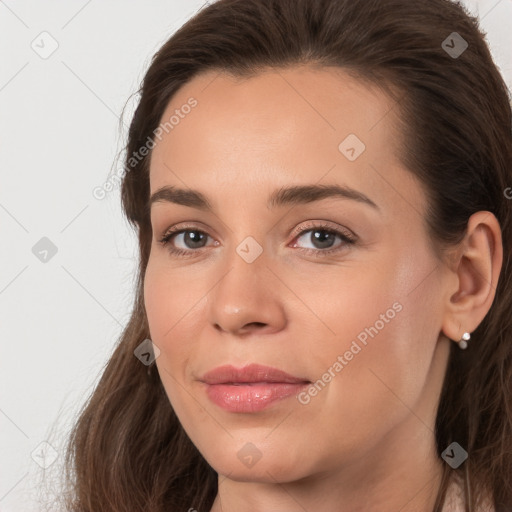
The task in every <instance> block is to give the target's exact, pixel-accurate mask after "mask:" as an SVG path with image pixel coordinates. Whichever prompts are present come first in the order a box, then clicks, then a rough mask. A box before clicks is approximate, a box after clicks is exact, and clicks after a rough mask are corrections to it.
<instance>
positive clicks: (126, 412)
mask: <svg viewBox="0 0 512 512" xmlns="http://www.w3.org/2000/svg"><path fill="white" fill-rule="evenodd" d="M454 32H455V33H457V34H456V35H454V34H453V33H454ZM454 37H455V38H457V39H456V41H457V45H458V47H457V48H458V49H460V48H463V45H464V43H463V42H462V41H465V43H467V48H466V49H465V50H464V51H463V52H462V53H461V54H459V55H455V54H454V53H453V52H451V51H450V48H454V47H455V43H454V39H453V38H454ZM459 37H460V38H461V39H459ZM450 38H451V39H450ZM484 38H485V34H483V33H482V31H481V29H480V28H479V26H478V21H477V19H476V18H474V17H472V16H471V15H470V14H469V12H467V11H466V10H465V9H464V7H463V6H462V5H460V4H457V3H455V2H451V1H449V0H220V1H218V2H215V3H212V4H211V5H209V6H207V7H205V8H204V9H202V10H201V11H199V12H198V13H197V14H196V15H195V16H194V17H193V18H191V19H190V20H189V21H188V22H187V23H185V24H184V25H183V26H182V27H181V28H180V29H179V30H178V31H177V32H175V33H174V34H173V35H172V37H171V38H170V39H169V40H168V41H167V42H166V43H165V44H164V45H163V46H162V48H161V49H160V50H159V51H158V52H157V54H156V55H155V56H154V58H153V60H152V62H151V64H150V67H149V69H148V71H147V73H146V75H145V77H144V79H143V82H142V84H141V88H140V90H139V93H140V101H139V104H138V107H137V109H136V111H135V114H134V116H133V120H132V122H131V125H130V129H129V135H128V141H127V145H126V155H125V159H124V161H125V163H124V166H125V174H124V176H123V180H122V189H121V195H122V205H123V209H124V212H125V214H126V216H127V218H128V220H129V221H130V223H131V224H132V226H133V227H134V229H135V230H136V232H137V235H138V240H139V251H140V264H139V268H138V274H137V287H136V295H135V300H134V305H133V311H132V314H131V318H130V320H129V323H128V325H127V326H126V328H125V329H124V331H123V333H122V335H121V336H120V339H119V341H118V344H117V346H116V347H115V350H114V352H113V355H112V357H111V358H110V360H109V361H108V363H107V364H106V367H105V369H104V371H103V374H102V376H101V379H100V381H99V383H98V385H97V387H96V388H95V390H94V391H93V393H92V395H91V396H90V398H89V400H88V401H87V403H86V404H84V406H83V408H82V410H81V411H80V414H79V417H78V419H77V421H76V424H74V426H73V430H72V433H71V436H70V438H69V445H68V446H67V452H66V482H67V485H68V487H67V489H68V492H67V493H66V494H65V495H64V494H63V495H64V496H65V500H66V509H67V510H72V511H76V512H85V511H87V512H102V511H116V512H121V511H126V512H135V511H138V510H141V511H142V510H145V511H152V512H164V511H165V512H169V511H178V510H188V509H190V508H194V509H196V510H199V511H209V510H210V508H211V506H212V504H213V500H214V498H215V496H216V493H217V473H216V472H215V471H214V469H213V468H212V467H211V466H209V464H208V463H207V462H206V461H205V459H204V458H203V457H202V455H201V454H200V453H199V451H198V450H197V449H196V447H195V446H194V444H193V443H192V442H191V440H190V439H189V437H188V436H187V434H186V433H185V432H184V430H183V428H182V426H181V425H180V422H179V421H178V419H177V417H176V415H175V413H174V411H173V409H172V407H171V405H170V402H169V399H168V397H167V395H166V393H165V391H164V388H163V386H162V382H161V380H160V377H159V375H158V372H157V371H156V370H155V368H151V367H150V368H149V370H148V367H146V366H145V365H143V364H141V362H140V361H139V360H138V359H137V358H136V357H134V350H135V348H136V347H137V346H138V345H139V344H140V343H141V342H142V341H143V340H145V339H146V338H149V337H150V335H149V329H148V323H147V318H146V314H145V308H144V298H143V282H144V273H145V269H146V265H147V263H148V257H149V253H150V246H151V238H152V229H151V223H150V218H149V212H148V209H147V201H148V197H149V190H150V189H149V158H150V153H149V154H147V155H146V156H144V157H142V158H140V156H138V157H137V158H136V159H135V160H133V155H135V154H137V155H139V150H140V148H141V147H143V146H145V145H147V143H148V138H152V137H154V135H153V132H154V130H156V129H157V127H158V125H159V124H160V122H161V118H162V115H163V113H164V110H165V108H166V106H167V105H168V103H169V101H170V100H171V99H172V98H173V95H174V94H175V93H176V91H178V89H179V88H180V87H181V86H182V85H184V84H185V83H187V82H188V81H190V80H191V79H192V78H193V77H194V76H196V75H197V74H198V73H200V72H203V71H207V70H214V71H218V72H219V73H220V72H224V73H230V74H232V75H233V76H237V77H250V76H254V75H255V74H257V73H258V71H261V70H263V69H265V68H276V69H278V68H284V67H288V66H294V65H299V64H311V65H313V66H319V67H322V66H334V67H338V68H342V69H344V70H346V71H348V72H349V73H351V74H353V75H354V76H356V77H358V78H359V79H360V80H361V81H362V83H363V82H367V83H371V84H375V85H377V86H379V87H381V88H383V89H384V90H385V91H386V92H387V93H388V94H389V95H390V96H391V97H392V98H393V99H394V100H395V102H396V103H395V105H396V109H397V112H399V114H400V116H399V117H400V121H401V128H402V132H403V144H402V147H401V153H400V155H399V158H400V159H401V162H402V163H403V164H404V165H405V166H406V168H407V169H409V171H410V172H412V173H414V175H415V176H417V177H418V178H419V179H420V180H421V182H422V184H423V186H424V189H425V190H426V192H427V196H428V201H429V209H428V217H427V218H426V219H425V220H426V223H427V226H428V234H429V236H430V237H431V239H432V244H433V247H435V249H436V251H438V254H439V255H440V256H441V257H442V255H443V254H444V252H443V250H444V249H446V248H447V247H450V246H452V245H453V244H456V243H458V242H460V241H461V240H462V238H463V236H464V235H465V233H466V227H467V222H468V219H469V217H470V216H471V215H472V214H473V213H475V212H477V211H480V210H486V211H490V212H492V213H493V214H494V215H495V216H496V217H497V219H498V221H499V223H500V227H501V229H502V240H503V249H504V263H503V267H502V272H501V275H500V278H499V281H498V285H497V289H496V295H495V299H494V302H493V304H492V306H491V309H490V311H489V312H488V314H487V315H486V317H485V318H484V320H483V321H482V322H481V324H480V325H479V326H478V328H477V329H476V330H475V332H474V333H473V334H472V342H471V343H470V346H469V348H468V349H467V350H465V351H462V350H458V349H457V348H456V345H455V343H452V344H451V353H450V358H449V363H448V368H447V372H446V376H445V379H444V384H443V389H442V393H441V396H440V403H439V408H438V412H437V419H436V431H435V436H436V444H437V451H438V454H439V456H441V453H442V452H443V450H445V448H447V447H448V446H449V445H450V443H451V442H452V441H456V442H457V443H459V444H460V445H461V446H462V447H464V449H465V450H466V451H467V452H468V454H469V457H468V459H467V460H466V461H465V462H464V463H463V464H462V466H460V467H459V468H457V469H451V468H450V467H449V466H448V465H447V464H444V468H445V471H444V475H443V480H442V484H441V488H440V489H439V493H438V496H437V502H436V506H435V510H436V511H439V510H441V507H442V504H443V501H444V497H445V493H446V488H447V485H448V483H449V481H450V478H449V477H450V476H453V475H454V474H457V475H460V476H462V477H463V479H465V480H466V479H467V484H469V488H470V489H471V494H470V496H468V499H467V501H466V507H467V510H476V506H477V505H478V503H479V497H481V496H482V493H483V492H484V490H489V491H490V492H491V496H492V498H493V499H494V502H495V506H496V511H497V512H503V511H510V510H512V325H511V320H512V314H511V313H512V311H511V304H512V265H511V255H512V246H511V242H512V236H511V235H512V232H511V208H510V206H511V205H510V202H509V201H508V199H507V197H508V194H506V193H505V191H506V190H507V188H508V187H509V186H512V123H511V107H510V97H509V93H508V90H507V88H506V85H505V83H504V81H503V78H502V76H501V75H500V73H499V71H498V69H497V67H496V66H495V64H494V63H493V60H492V58H491V55H490V52H489V49H488V47H487V45H486V43H485V39H484ZM199 108H200V107H199ZM473 340H474V341H473ZM454 347H455V348H454Z"/></svg>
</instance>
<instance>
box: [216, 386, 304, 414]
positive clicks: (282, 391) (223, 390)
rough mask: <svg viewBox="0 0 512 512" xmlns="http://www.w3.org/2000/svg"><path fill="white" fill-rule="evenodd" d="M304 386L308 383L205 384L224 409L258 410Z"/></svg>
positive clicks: (297, 391) (294, 393) (236, 410)
mask: <svg viewBox="0 0 512 512" xmlns="http://www.w3.org/2000/svg"><path fill="white" fill-rule="evenodd" d="M306 386H309V383H298V384H290V383H285V382H268V383H265V382H259V383H255V384H240V385H235V384H206V394H207V395H208V398H209V399H210V400H211V401H212V402H213V403H215V404H217V405H218V406H219V407H222V408H223V409H225V410H226V411H229V412H258V411H262V410H263V409H265V408H266V407H268V406H269V405H270V404H272V403H273V402H276V401H278V400H282V399H284V398H288V397H290V396H292V395H297V394H298V393H300V391H301V390H302V389H303V388H305V387H306Z"/></svg>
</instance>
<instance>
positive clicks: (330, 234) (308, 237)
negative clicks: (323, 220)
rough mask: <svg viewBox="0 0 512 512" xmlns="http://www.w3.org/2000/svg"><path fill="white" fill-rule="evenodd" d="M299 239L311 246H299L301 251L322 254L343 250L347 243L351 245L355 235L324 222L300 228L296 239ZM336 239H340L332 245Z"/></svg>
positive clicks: (354, 240) (353, 242)
mask: <svg viewBox="0 0 512 512" xmlns="http://www.w3.org/2000/svg"><path fill="white" fill-rule="evenodd" d="M301 239H303V240H304V242H306V243H307V242H309V243H310V244H312V246H313V247H312V248H308V247H306V248H299V249H300V250H301V251H304V252H306V253H316V254H317V255H322V256H324V255H326V254H333V253H335V252H338V251H341V250H344V249H345V248H346V246H347V245H353V244H355V242H356V237H354V236H353V235H352V234H351V233H349V232H348V231H347V232H344V231H340V230H337V229H334V228H332V227H330V226H327V225H324V224H320V225H318V224H317V225H315V226H313V227H312V228H309V229H303V230H301V231H300V232H299V236H298V237H296V240H301ZM336 239H338V240H340V243H339V244H338V245H334V244H335V243H336ZM295 246H296V244H295V245H294V247H295Z"/></svg>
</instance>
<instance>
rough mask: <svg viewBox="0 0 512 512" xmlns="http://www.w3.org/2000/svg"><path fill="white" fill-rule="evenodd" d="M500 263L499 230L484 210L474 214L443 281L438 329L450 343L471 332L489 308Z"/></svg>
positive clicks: (500, 243) (501, 258)
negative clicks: (440, 329) (445, 283)
mask: <svg viewBox="0 0 512 512" xmlns="http://www.w3.org/2000/svg"><path fill="white" fill-rule="evenodd" d="M502 263H503V244H502V238H501V228H500V225H499V222H498V220H497V219H496V217H495V216H494V215H493V214H492V213H491V212H488V211H479V212H476V213H474V214H473V215H472V216H471V217H470V218H469V220H468V227H467V233H466V236H465V237H464V240H463V241H462V242H461V243H460V246H459V248H458V250H457V251H456V256H455V259H454V264H453V267H452V268H451V269H450V278H449V279H447V281H446V282H447V283H448V285H447V289H446V301H445V303H444V316H443V323H442V330H443V332H444V334H445V335H446V336H447V337H448V338H450V339H451V340H454V341H459V340H460V339H461V338H462V335H463V334H464V333H465V332H469V333H472V332H473V331H474V330H475V329H476V328H477V327H478V325H479V324H480V323H481V322H482V320H483V319H484V317H485V315H486V314H487V312H488V311H489V309H490V308H491V305H492V302H493V300H494V296H495V295H496V286H497V283H498V277H499V274H500V271H501V266H502Z"/></svg>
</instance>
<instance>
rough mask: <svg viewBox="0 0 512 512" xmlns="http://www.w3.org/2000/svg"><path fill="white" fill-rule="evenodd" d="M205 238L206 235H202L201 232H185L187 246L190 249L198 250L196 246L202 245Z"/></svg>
mask: <svg viewBox="0 0 512 512" xmlns="http://www.w3.org/2000/svg"><path fill="white" fill-rule="evenodd" d="M204 238H205V236H204V233H201V232H200V231H185V233H184V242H185V245H187V247H189V248H190V249H197V247H196V246H195V245H194V244H197V243H200V242H201V241H203V239H204ZM189 244H191V245H189ZM199 247H202V246H199Z"/></svg>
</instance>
